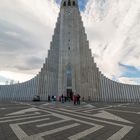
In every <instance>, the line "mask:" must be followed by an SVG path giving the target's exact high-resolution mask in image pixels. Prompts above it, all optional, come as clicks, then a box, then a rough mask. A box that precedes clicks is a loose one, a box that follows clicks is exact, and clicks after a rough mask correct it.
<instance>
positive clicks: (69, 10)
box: [0, 0, 140, 102]
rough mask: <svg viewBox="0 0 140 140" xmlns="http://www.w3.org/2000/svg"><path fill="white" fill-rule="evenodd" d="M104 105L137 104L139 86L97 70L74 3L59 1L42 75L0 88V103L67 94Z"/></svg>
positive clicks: (76, 4) (45, 98) (68, 0)
mask: <svg viewBox="0 0 140 140" xmlns="http://www.w3.org/2000/svg"><path fill="white" fill-rule="evenodd" d="M68 90H70V91H72V92H73V93H74V94H76V93H78V94H80V95H81V98H82V97H84V99H85V100H89V99H90V100H92V101H103V102H140V86H137V85H127V84H121V83H117V82H115V81H112V80H110V79H108V78H107V77H105V76H104V75H103V74H102V73H101V72H100V71H99V69H98V68H97V66H96V63H95V62H94V58H93V57H92V54H91V50H90V49H89V42H88V40H87V35H86V33H85V29H84V27H83V22H82V19H81V16H80V12H79V9H78V1H77V0H62V2H61V9H60V13H59V16H58V20H57V23H56V28H55V30H54V35H53V37H52V42H51V43H50V50H49V51H48V57H47V58H46V59H45V63H44V64H43V67H42V68H41V71H40V72H39V74H37V76H36V77H35V78H33V79H31V80H29V81H27V82H25V83H20V84H15V85H5V86H0V100H32V98H33V96H34V95H40V97H41V99H42V100H47V97H48V95H50V96H52V95H54V96H58V95H62V94H67V92H68Z"/></svg>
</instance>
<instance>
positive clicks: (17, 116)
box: [0, 113, 36, 120]
mask: <svg viewBox="0 0 140 140" xmlns="http://www.w3.org/2000/svg"><path fill="white" fill-rule="evenodd" d="M34 115H36V113H32V114H24V115H14V116H7V115H6V117H1V118H0V120H2V119H9V118H10V119H11V118H19V117H26V116H34Z"/></svg>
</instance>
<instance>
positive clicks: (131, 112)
mask: <svg viewBox="0 0 140 140" xmlns="http://www.w3.org/2000/svg"><path fill="white" fill-rule="evenodd" d="M105 110H109V111H115V112H122V113H130V114H140V112H134V111H125V110H117V109H105Z"/></svg>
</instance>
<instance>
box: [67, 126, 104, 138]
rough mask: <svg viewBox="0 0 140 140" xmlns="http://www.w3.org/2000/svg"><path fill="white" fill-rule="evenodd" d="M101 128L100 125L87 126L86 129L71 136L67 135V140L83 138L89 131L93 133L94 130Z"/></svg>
mask: <svg viewBox="0 0 140 140" xmlns="http://www.w3.org/2000/svg"><path fill="white" fill-rule="evenodd" d="M101 128H103V127H102V126H95V127H92V128H89V129H87V130H84V131H83V132H79V133H77V134H75V135H73V136H70V137H68V139H69V140H78V139H80V138H83V137H85V136H87V135H89V134H91V133H94V132H95V131H97V130H99V129H101Z"/></svg>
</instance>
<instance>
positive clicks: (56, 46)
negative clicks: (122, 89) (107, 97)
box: [38, 0, 99, 98]
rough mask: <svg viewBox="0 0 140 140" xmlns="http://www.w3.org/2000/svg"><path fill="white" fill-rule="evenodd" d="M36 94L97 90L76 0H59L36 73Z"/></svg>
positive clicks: (96, 76)
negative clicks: (46, 50)
mask: <svg viewBox="0 0 140 140" xmlns="http://www.w3.org/2000/svg"><path fill="white" fill-rule="evenodd" d="M39 75H40V76H39V77H40V80H39V91H38V93H39V95H41V96H42V97H43V98H45V97H46V96H47V95H62V94H66V95H67V96H72V94H73V93H75V94H80V95H81V96H84V94H87V95H88V96H89V95H90V94H93V93H94V94H95V96H96V95H98V94H99V84H98V83H99V82H98V77H99V76H98V69H97V68H96V64H95V63H94V61H93V58H92V56H91V50H90V49H89V42H88V41H87V35H86V34H85V29H84V27H83V22H82V20H81V16H80V11H79V6H78V0H62V2H61V8H60V13H59V17H58V20H57V23H56V28H55V31H54V36H53V39H52V42H51V49H50V50H49V53H48V58H47V59H46V62H45V64H44V66H43V68H42V69H41V72H40V74H39Z"/></svg>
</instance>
